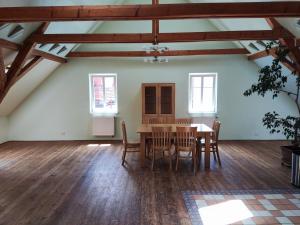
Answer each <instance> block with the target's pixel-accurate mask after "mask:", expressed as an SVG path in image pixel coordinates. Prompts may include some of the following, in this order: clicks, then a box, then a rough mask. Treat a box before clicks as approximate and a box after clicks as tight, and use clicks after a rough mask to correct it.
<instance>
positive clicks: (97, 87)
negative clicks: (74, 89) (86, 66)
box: [93, 77, 104, 108]
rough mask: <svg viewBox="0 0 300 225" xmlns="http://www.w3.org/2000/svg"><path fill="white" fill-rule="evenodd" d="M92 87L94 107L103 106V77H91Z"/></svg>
mask: <svg viewBox="0 0 300 225" xmlns="http://www.w3.org/2000/svg"><path fill="white" fill-rule="evenodd" d="M93 88H94V101H95V102H94V105H95V106H94V107H95V108H103V107H104V95H103V77H93Z"/></svg>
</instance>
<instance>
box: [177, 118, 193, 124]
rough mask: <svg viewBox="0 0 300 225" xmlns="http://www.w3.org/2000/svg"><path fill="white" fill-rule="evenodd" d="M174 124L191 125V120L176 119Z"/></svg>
mask: <svg viewBox="0 0 300 225" xmlns="http://www.w3.org/2000/svg"><path fill="white" fill-rule="evenodd" d="M175 123H176V124H192V123H193V119H192V118H177V119H176V120H175Z"/></svg>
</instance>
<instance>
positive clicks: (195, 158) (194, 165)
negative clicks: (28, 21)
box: [192, 150, 197, 174]
mask: <svg viewBox="0 0 300 225" xmlns="http://www.w3.org/2000/svg"><path fill="white" fill-rule="evenodd" d="M192 157H193V167H194V169H193V172H194V174H196V168H197V157H196V152H195V150H193V152H192Z"/></svg>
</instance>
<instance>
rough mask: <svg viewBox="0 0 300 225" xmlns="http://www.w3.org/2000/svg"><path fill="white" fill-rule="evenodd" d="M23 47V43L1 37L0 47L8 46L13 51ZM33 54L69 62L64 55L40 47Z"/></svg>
mask: <svg viewBox="0 0 300 225" xmlns="http://www.w3.org/2000/svg"><path fill="white" fill-rule="evenodd" d="M21 47H22V45H20V44H17V43H14V42H11V41H8V40H5V39H1V38H0V48H7V49H10V50H13V51H19V49H20V48H21ZM31 54H32V55H33V56H42V57H43V58H45V59H48V60H51V61H54V62H58V63H66V62H67V60H66V59H65V58H63V57H60V56H57V55H53V54H50V53H48V52H44V51H40V50H38V49H33V50H32V53H31ZM29 57H31V56H29Z"/></svg>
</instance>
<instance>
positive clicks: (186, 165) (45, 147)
mask: <svg viewBox="0 0 300 225" xmlns="http://www.w3.org/2000/svg"><path fill="white" fill-rule="evenodd" d="M283 143H284V142H279V141H259V142H254V141H225V142H222V143H221V144H220V153H221V159H222V165H223V166H222V168H220V167H218V165H217V164H216V163H215V162H214V161H213V159H212V169H211V171H205V170H204V169H203V165H202V168H201V169H200V171H199V172H198V173H197V174H196V175H195V176H194V175H193V173H192V170H191V163H190V162H188V161H182V162H181V163H180V166H179V172H177V173H176V172H169V171H168V161H167V160H166V161H164V160H158V161H157V164H156V169H155V171H154V172H152V171H150V169H147V168H145V169H140V167H139V155H138V153H132V154H129V155H128V158H127V164H126V166H125V167H123V166H121V154H122V146H121V145H119V144H113V145H111V146H103V145H89V142H86V141H72V142H8V143H5V144H2V145H0V225H117V224H122V225H123V224H130V225H132V224H137V225H138V224H144V225H149V224H153V225H154V224H168V225H172V224H190V220H189V217H188V214H187V211H186V209H185V205H184V201H183V199H182V194H181V193H182V191H187V190H208V191H209V190H239V189H247V190H248V189H282V188H284V189H287V188H288V189H293V188H294V187H293V186H292V185H291V184H290V169H288V168H286V167H282V166H281V165H280V151H279V146H280V145H282V144H283ZM148 163H149V162H148ZM202 164H203V163H202ZM149 165H150V164H149Z"/></svg>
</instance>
